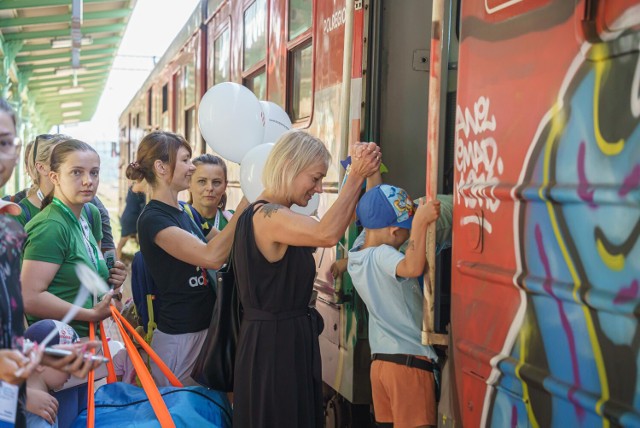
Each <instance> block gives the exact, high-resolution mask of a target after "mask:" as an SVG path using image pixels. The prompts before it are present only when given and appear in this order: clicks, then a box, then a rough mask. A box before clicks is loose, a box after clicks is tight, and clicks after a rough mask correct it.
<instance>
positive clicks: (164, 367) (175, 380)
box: [111, 306, 183, 387]
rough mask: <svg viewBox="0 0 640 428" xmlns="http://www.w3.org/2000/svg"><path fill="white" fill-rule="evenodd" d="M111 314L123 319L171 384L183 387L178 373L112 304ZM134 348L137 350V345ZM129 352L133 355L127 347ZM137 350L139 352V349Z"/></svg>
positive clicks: (123, 323)
mask: <svg viewBox="0 0 640 428" xmlns="http://www.w3.org/2000/svg"><path fill="white" fill-rule="evenodd" d="M111 315H113V318H114V319H117V320H119V321H121V323H122V325H124V326H125V327H126V329H127V330H128V331H129V333H131V335H132V336H133V338H134V339H135V340H136V342H138V343H139V344H140V346H142V349H144V350H145V352H146V353H147V354H148V355H149V357H151V359H152V360H153V362H154V363H156V365H157V366H158V368H159V369H160V370H161V371H162V374H164V375H165V376H166V378H167V379H168V380H169V382H170V383H171V385H173V386H177V387H182V386H183V385H182V382H180V381H179V380H178V378H177V377H176V375H174V374H173V372H172V371H171V370H170V369H169V367H167V365H166V364H165V363H164V361H162V360H161V359H160V357H158V354H156V352H155V351H154V350H153V349H152V348H151V346H149V344H148V343H147V342H146V341H145V340H144V338H143V337H142V336H140V335H139V334H138V332H137V331H136V329H135V328H133V327H132V326H131V324H129V321H127V320H126V319H125V317H124V316H122V314H121V313H120V312H119V311H118V310H117V309H116V308H115V307H113V306H111ZM122 336H123V337H124V336H127V335H126V334H125V333H122ZM127 337H128V336H127ZM133 349H134V350H135V347H134V348H133ZM127 352H128V353H129V356H131V351H130V350H129V348H128V347H127ZM135 352H136V353H138V351H137V350H136V351H135ZM138 355H139V354H138Z"/></svg>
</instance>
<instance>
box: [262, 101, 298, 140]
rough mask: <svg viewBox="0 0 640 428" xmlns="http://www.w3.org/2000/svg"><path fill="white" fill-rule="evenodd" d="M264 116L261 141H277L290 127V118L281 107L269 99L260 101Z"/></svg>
mask: <svg viewBox="0 0 640 428" xmlns="http://www.w3.org/2000/svg"><path fill="white" fill-rule="evenodd" d="M260 104H261V105H262V111H263V112H264V118H265V129H264V137H263V138H262V142H263V143H271V142H273V141H278V138H280V136H281V135H282V134H284V133H285V132H287V131H288V130H290V129H291V119H289V116H288V115H287V112H285V111H284V110H283V109H282V107H280V106H279V105H278V104H276V103H273V102H271V101H260Z"/></svg>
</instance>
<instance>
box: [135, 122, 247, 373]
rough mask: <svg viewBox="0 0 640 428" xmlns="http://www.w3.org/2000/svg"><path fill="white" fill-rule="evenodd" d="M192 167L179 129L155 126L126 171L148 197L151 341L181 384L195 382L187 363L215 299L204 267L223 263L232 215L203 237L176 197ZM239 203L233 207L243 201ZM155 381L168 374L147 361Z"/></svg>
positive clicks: (145, 229) (143, 218)
mask: <svg viewBox="0 0 640 428" xmlns="http://www.w3.org/2000/svg"><path fill="white" fill-rule="evenodd" d="M194 170H195V167H194V165H193V163H192V162H191V147H190V146H189V143H187V141H186V140H185V139H184V138H183V137H182V136H180V135H176V134H173V133H170V132H163V131H156V132H152V133H150V134H148V135H147V136H145V137H144V138H143V139H142V141H141V142H140V145H139V147H138V152H137V156H136V161H135V162H133V163H131V164H130V165H129V166H128V167H127V177H128V178H129V179H132V180H140V179H144V180H146V182H147V183H148V185H149V188H150V201H149V203H148V204H147V206H146V207H145V208H144V210H143V211H142V214H141V215H140V218H139V219H138V239H139V240H140V250H141V251H142V255H143V257H144V261H145V264H146V266H147V268H148V270H149V272H150V273H151V277H152V278H153V280H154V282H155V284H156V286H157V288H158V300H157V301H158V313H157V314H156V318H157V324H158V328H157V329H156V330H155V332H154V334H153V340H152V342H151V346H152V347H153V348H154V350H155V351H156V352H157V353H158V355H159V356H160V357H161V358H162V360H163V361H164V362H165V363H166V364H167V365H168V366H169V368H170V369H171V370H172V371H173V373H174V374H175V375H176V376H177V377H178V379H179V380H180V381H181V382H183V383H184V384H185V385H195V382H194V381H193V380H192V379H191V369H192V368H193V365H194V363H195V359H196V357H197V356H198V353H199V351H200V348H201V347H202V343H203V342H204V339H205V336H206V332H207V328H208V327H209V322H210V321H211V312H212V310H213V304H214V301H215V296H214V291H213V289H212V284H211V277H210V275H208V273H207V269H218V268H220V267H221V266H222V265H223V264H224V263H226V261H227V258H228V257H229V251H230V249H231V244H232V242H233V234H234V232H235V226H236V221H237V216H233V217H232V218H231V220H230V221H229V224H228V225H227V227H225V229H224V230H223V231H222V232H220V233H219V234H217V235H216V236H214V237H213V238H212V239H211V240H210V241H209V242H208V243H207V242H206V240H205V238H204V236H203V235H202V232H201V230H200V228H199V227H198V226H197V225H196V224H195V223H194V221H193V220H192V219H191V218H190V217H189V215H188V214H187V213H186V212H185V211H184V210H183V209H182V207H181V206H180V204H179V203H178V193H179V192H181V191H183V190H186V189H187V188H188V187H189V182H190V179H191V175H192V174H193V172H194ZM246 204H247V203H246V200H244V199H243V201H242V202H241V203H240V205H239V206H238V208H237V211H238V212H242V210H243V209H244V208H245V206H246ZM152 371H153V374H154V377H155V379H156V381H157V382H158V384H159V385H168V381H167V379H166V378H165V377H164V375H162V374H161V373H160V371H159V370H158V369H157V368H156V367H154V366H152Z"/></svg>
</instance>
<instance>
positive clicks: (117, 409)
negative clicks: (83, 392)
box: [73, 306, 232, 428]
mask: <svg viewBox="0 0 640 428" xmlns="http://www.w3.org/2000/svg"><path fill="white" fill-rule="evenodd" d="M111 314H112V315H113V318H114V320H115V323H116V324H117V326H118V329H119V330H120V333H121V335H122V339H123V340H124V343H125V348H126V350H127V353H128V354H129V357H130V358H131V362H132V363H133V366H134V368H135V370H136V373H137V375H138V378H139V379H140V383H141V384H142V389H141V388H138V387H137V386H134V385H129V384H125V383H122V382H114V379H115V372H114V370H113V363H108V364H107V367H108V369H109V373H110V375H109V376H108V380H107V382H108V384H107V385H104V386H102V387H101V388H99V389H98V391H97V392H96V393H95V395H94V394H93V379H92V377H93V376H92V374H93V372H91V373H90V374H89V397H88V398H89V403H88V406H87V410H85V411H83V412H82V413H81V414H80V415H79V416H78V417H77V418H76V420H75V421H74V423H73V427H76V428H80V427H88V428H93V427H123V426H132V425H135V426H138V427H158V426H160V427H162V428H165V427H167V428H168V427H198V426H206V427H221V428H227V427H231V424H232V417H231V405H230V404H229V401H228V399H227V396H226V394H224V393H222V392H220V391H214V390H210V389H207V388H204V387H183V386H182V384H181V383H180V381H179V380H178V379H177V378H176V377H175V375H174V374H173V373H171V371H170V370H169V368H168V367H167V366H166V365H165V364H164V363H163V362H162V360H161V359H160V358H159V357H158V355H157V354H156V353H155V352H154V351H153V349H151V347H150V346H149V345H148V344H147V343H146V342H145V340H144V339H143V338H142V337H141V336H140V335H139V334H138V333H137V332H136V331H135V329H134V328H133V327H132V326H131V325H130V324H129V323H128V322H127V320H126V319H125V318H124V317H123V316H122V314H120V312H119V311H118V310H117V309H116V308H115V307H114V306H111ZM127 332H128V333H130V334H131V335H132V336H133V337H134V339H135V340H136V341H137V342H138V343H139V344H140V346H141V347H142V348H143V349H144V350H145V351H146V352H147V354H148V355H149V357H150V358H151V359H152V360H153V361H154V362H155V363H156V365H157V366H158V368H160V370H161V371H162V372H163V374H164V375H165V376H166V377H167V379H169V381H170V382H171V384H172V385H173V386H172V387H163V388H160V389H158V387H157V386H156V384H155V382H154V381H153V378H152V377H151V374H150V373H149V370H148V368H147V366H146V365H145V363H144V361H143V359H142V357H141V356H140V353H139V352H138V350H137V349H136V347H135V346H134V343H133V341H132V340H131V338H130V337H129V336H128V334H127ZM103 343H104V342H103ZM107 353H108V348H107V350H105V355H106V356H107V357H109V356H108V355H107Z"/></svg>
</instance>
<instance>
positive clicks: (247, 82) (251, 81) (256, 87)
mask: <svg viewBox="0 0 640 428" xmlns="http://www.w3.org/2000/svg"><path fill="white" fill-rule="evenodd" d="M244 86H246V87H247V88H249V89H250V90H251V92H253V93H254V94H255V95H256V97H258V99H259V100H266V99H267V74H266V73H265V70H264V68H262V69H261V70H260V71H258V72H257V73H254V74H252V75H251V76H249V77H247V78H246V79H244Z"/></svg>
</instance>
